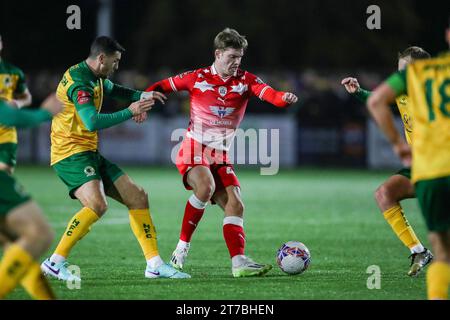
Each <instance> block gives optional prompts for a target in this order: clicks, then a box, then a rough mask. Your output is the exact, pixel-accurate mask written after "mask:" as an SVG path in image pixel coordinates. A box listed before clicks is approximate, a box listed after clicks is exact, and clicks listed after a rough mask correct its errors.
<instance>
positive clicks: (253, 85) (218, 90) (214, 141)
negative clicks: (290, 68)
mask: <svg viewBox="0 0 450 320" xmlns="http://www.w3.org/2000/svg"><path fill="white" fill-rule="evenodd" d="M269 88H270V89H271V87H270V86H269V85H267V84H266V83H264V82H263V81H262V80H261V79H260V78H258V77H256V76H255V75H254V74H252V73H250V72H247V71H244V70H241V69H238V70H237V71H236V73H235V75H233V76H230V77H228V78H226V79H223V78H222V77H220V76H219V74H218V73H217V71H216V69H215V67H214V64H213V65H212V66H210V67H206V68H201V69H197V70H195V71H188V72H185V73H182V74H179V75H177V76H174V77H170V78H168V79H165V80H163V81H160V82H158V83H156V84H154V85H152V86H150V87H149V88H148V89H147V91H153V90H157V91H163V92H165V93H169V92H172V91H189V94H190V104H191V109H190V113H191V114H190V117H191V118H190V123H189V128H188V131H187V134H186V135H187V136H188V137H189V138H192V139H194V140H196V141H198V142H200V143H202V144H204V145H207V146H209V147H211V148H214V149H219V150H228V149H229V148H230V145H231V143H232V141H233V138H234V135H235V132H236V129H237V128H238V127H239V124H240V123H241V121H242V118H243V117H244V113H245V109H246V108H247V103H248V100H249V99H250V97H251V96H256V97H258V98H259V99H261V100H264V98H263V96H264V93H265V92H266V91H267V90H268V89H269ZM271 91H273V89H271ZM280 94H282V93H281V92H280ZM271 102H272V101H271Z"/></svg>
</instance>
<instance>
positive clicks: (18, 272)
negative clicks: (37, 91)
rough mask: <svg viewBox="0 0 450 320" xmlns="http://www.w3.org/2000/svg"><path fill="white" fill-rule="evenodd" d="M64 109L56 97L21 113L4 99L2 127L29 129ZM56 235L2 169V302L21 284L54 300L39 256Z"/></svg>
mask: <svg viewBox="0 0 450 320" xmlns="http://www.w3.org/2000/svg"><path fill="white" fill-rule="evenodd" d="M60 110H61V103H60V102H59V101H58V100H57V99H56V97H55V96H54V95H53V96H51V97H49V98H48V99H47V100H46V101H44V103H43V109H40V110H30V111H27V110H18V109H17V108H14V107H11V106H10V104H9V103H7V102H5V101H1V100H0V124H1V125H3V126H5V128H10V127H13V126H17V127H20V128H29V127H34V126H37V125H39V124H40V123H42V122H44V121H49V120H50V119H51V118H52V116H53V115H54V114H56V113H57V112H59V111H60ZM52 238H53V232H52V230H51V228H50V226H49V224H48V222H47V221H46V219H45V217H44V216H43V215H42V212H41V209H40V208H39V207H38V205H37V204H36V203H35V202H34V201H33V200H32V199H31V197H30V195H29V194H28V193H27V192H26V191H25V190H24V189H23V187H22V186H21V185H20V184H19V183H18V182H17V181H16V179H15V178H14V177H13V176H12V175H11V174H9V173H7V172H5V171H1V170H0V241H1V242H2V243H3V244H4V245H5V246H6V248H5V252H4V255H3V258H2V259H1V261H0V299H3V298H4V297H5V296H6V295H7V294H8V293H9V292H11V291H12V290H13V289H14V288H15V287H16V286H17V285H18V284H19V283H20V284H21V285H22V286H23V287H24V288H25V290H26V291H27V292H28V293H29V294H30V295H31V296H32V297H33V298H35V299H54V294H53V292H52V290H51V288H50V287H49V285H48V283H47V280H46V279H45V277H43V275H42V273H41V269H40V267H39V263H38V262H37V260H38V259H39V257H40V256H41V255H42V254H43V253H44V252H45V251H47V250H48V248H49V247H50V244H51V241H52Z"/></svg>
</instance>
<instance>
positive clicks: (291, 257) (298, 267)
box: [277, 241, 311, 275]
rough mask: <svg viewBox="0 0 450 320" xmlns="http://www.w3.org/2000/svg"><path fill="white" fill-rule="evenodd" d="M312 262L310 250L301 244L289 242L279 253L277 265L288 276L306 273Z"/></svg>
mask: <svg viewBox="0 0 450 320" xmlns="http://www.w3.org/2000/svg"><path fill="white" fill-rule="evenodd" d="M310 262H311V254H310V253H309V249H308V248H307V247H306V246H305V245H304V244H303V243H301V242H298V241H288V242H286V243H284V244H283V245H282V246H281V248H280V249H278V251H277V264H278V266H279V267H280V269H281V270H282V271H284V272H286V273H287V274H290V275H294V274H300V273H302V272H305V271H306V269H308V266H309V264H310Z"/></svg>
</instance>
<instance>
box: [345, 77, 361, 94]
mask: <svg viewBox="0 0 450 320" xmlns="http://www.w3.org/2000/svg"><path fill="white" fill-rule="evenodd" d="M341 84H342V85H343V86H344V87H345V89H346V90H347V92H348V93H355V92H356V91H358V89H359V88H360V85H359V83H358V79H356V78H352V77H348V78H345V79H343V80H342V81H341Z"/></svg>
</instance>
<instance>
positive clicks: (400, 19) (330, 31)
mask: <svg viewBox="0 0 450 320" xmlns="http://www.w3.org/2000/svg"><path fill="white" fill-rule="evenodd" d="M430 3H432V4H433V5H430ZM70 4H78V5H79V6H80V8H81V11H82V30H77V31H74V30H72V31H70V30H68V29H67V28H66V19H67V17H68V14H66V8H67V6H68V5H70ZM370 4H378V5H379V6H380V7H381V12H382V18H381V19H382V29H381V30H376V31H370V30H368V29H367V28H366V19H367V17H368V15H367V14H366V8H367V6H368V5H370ZM98 7H99V3H98V1H95V0H85V1H66V0H58V1H39V2H38V1H20V2H19V1H15V2H14V1H2V2H1V3H0V32H1V34H2V35H3V40H4V44H5V49H4V53H3V55H4V56H5V57H7V58H8V59H9V60H12V61H14V62H15V63H17V64H19V65H21V66H22V67H23V68H25V69H27V70H36V69H43V68H46V69H53V70H59V69H64V68H65V67H67V66H69V65H72V64H74V63H76V62H78V61H80V60H82V59H84V58H85V57H86V55H87V54H88V50H89V45H90V42H91V41H92V40H93V38H95V36H96V15H97V10H98ZM449 14H450V4H449V2H445V1H423V0H422V1H413V0H391V1H366V0H361V1H359V0H345V1H331V0H323V1H313V0H308V1H291V0H278V1H276V2H275V1H261V0H258V1H256V0H240V1H236V0H232V1H224V0H222V1H217V0H210V1H205V0H203V1H200V0H196V1H195V0H186V1H177V0H158V1H141V0H129V1H125V0H116V1H115V3H114V20H113V28H114V36H115V37H116V38H117V39H118V40H119V42H121V43H122V44H123V45H124V46H125V47H126V48H127V53H126V58H124V59H123V63H122V67H125V68H137V69H143V70H149V69H152V68H158V67H160V66H165V67H169V68H171V69H173V70H181V69H186V68H191V67H193V66H201V65H206V64H209V63H210V62H211V61H212V49H211V47H212V41H213V38H214V36H215V35H216V34H217V33H218V32H219V31H221V30H222V29H223V28H225V27H227V26H229V27H234V28H236V29H237V30H238V31H239V32H241V33H242V34H245V35H246V36H247V38H248V40H249V44H250V46H249V49H248V51H247V55H246V60H245V61H246V64H247V66H251V67H258V68H266V69H271V68H284V69H292V68H297V69H300V68H301V69H303V68H309V67H311V68H318V69H321V68H322V69H345V68H368V69H371V68H372V69H374V68H392V61H393V58H392V57H393V55H394V56H395V55H396V54H397V52H398V51H400V50H402V49H404V48H405V47H407V46H409V45H419V46H423V47H424V48H426V49H427V50H428V51H429V52H430V53H432V54H435V53H437V52H439V51H442V50H446V48H447V47H446V43H445V42H444V28H445V26H446V24H447V23H448V17H449Z"/></svg>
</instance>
